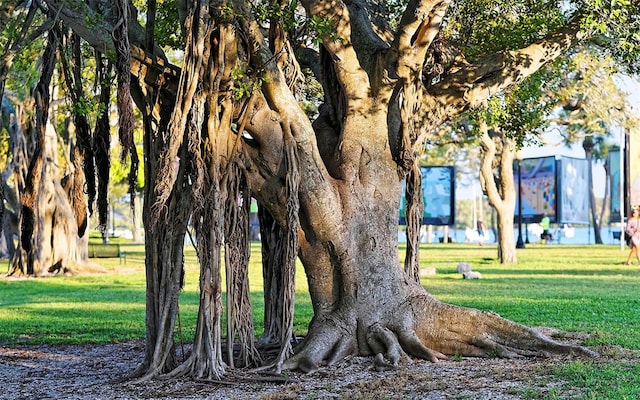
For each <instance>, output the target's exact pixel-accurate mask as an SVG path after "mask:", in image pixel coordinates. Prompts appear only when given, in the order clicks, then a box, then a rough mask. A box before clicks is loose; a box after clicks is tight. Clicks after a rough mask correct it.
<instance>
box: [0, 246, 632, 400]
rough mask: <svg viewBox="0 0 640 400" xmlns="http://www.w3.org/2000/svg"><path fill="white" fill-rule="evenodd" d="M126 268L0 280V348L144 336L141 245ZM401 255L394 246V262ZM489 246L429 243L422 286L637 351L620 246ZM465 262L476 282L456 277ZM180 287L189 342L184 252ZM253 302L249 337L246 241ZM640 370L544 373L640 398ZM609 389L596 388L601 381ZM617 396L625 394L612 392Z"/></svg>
mask: <svg viewBox="0 0 640 400" xmlns="http://www.w3.org/2000/svg"><path fill="white" fill-rule="evenodd" d="M123 247H124V248H125V249H126V250H127V262H126V265H123V264H119V260H118V259H99V260H94V261H96V262H98V263H100V264H101V265H102V266H103V267H104V268H105V269H107V270H108V271H109V273H106V274H94V275H87V276H76V277H62V276H60V277H51V278H45V279H0V343H1V344H5V345H17V344H31V343H33V344H40V343H51V344H65V343H68V344H73V343H106V342H119V341H126V340H131V339H140V338H144V334H145V332H144V329H145V324H144V317H145V277H144V253H143V251H144V249H143V246H141V245H127V244H123ZM403 252H404V249H403V248H401V249H400V254H399V260H402V259H403V256H404V255H403ZM496 254H497V249H496V247H495V246H482V247H480V246H477V245H476V246H474V245H462V244H432V245H423V247H422V248H421V253H420V255H421V266H422V267H423V268H424V267H435V268H436V269H437V274H436V275H435V276H425V277H423V278H422V284H423V286H424V287H425V288H426V290H427V291H429V292H430V293H432V294H433V295H435V296H436V297H437V298H439V299H440V300H442V301H444V302H447V303H452V304H457V305H462V306H467V307H474V308H480V309H483V310H491V311H495V312H497V313H499V314H500V315H502V316H503V317H505V318H508V319H511V320H514V321H516V322H520V323H523V324H525V325H528V326H549V327H555V328H559V329H563V330H568V331H580V332H589V333H592V334H593V335H592V336H591V338H590V339H589V342H588V343H587V344H589V345H594V346H622V347H624V348H627V349H630V350H640V334H638V332H640V290H639V289H640V268H639V267H638V266H625V265H623V264H622V261H624V260H625V259H626V255H627V253H626V250H625V251H621V250H620V247H619V246H611V245H589V246H569V245H549V246H543V245H530V246H529V247H527V248H526V249H522V250H518V258H519V263H518V264H517V265H500V264H499V263H498V262H497V261H496ZM463 261H464V262H468V263H470V264H471V266H472V268H473V270H475V271H479V272H480V273H481V274H482V279H481V280H463V279H462V275H461V274H459V273H457V272H456V267H457V264H458V263H459V262H463ZM185 265H186V273H187V274H186V286H185V288H184V291H183V293H182V295H181V298H180V329H179V331H178V332H177V333H176V334H177V335H179V336H180V337H182V338H183V339H184V340H185V341H190V340H191V338H192V337H193V332H194V329H195V320H196V313H197V309H198V266H197V262H196V257H195V253H194V251H193V248H192V247H190V246H188V247H187V249H186V263H185ZM296 284H297V286H296V287H297V293H296V308H295V326H294V330H295V332H296V333H298V334H304V333H305V331H306V328H307V324H308V323H309V320H310V319H311V316H312V307H311V303H310V299H309V294H308V289H307V286H306V281H305V278H304V272H303V270H302V268H301V267H299V268H298V270H297V275H296ZM250 287H251V300H252V304H253V306H254V316H255V326H256V330H257V332H256V334H257V335H260V333H261V331H262V312H263V305H262V303H263V292H262V276H261V254H260V249H259V245H258V244H253V248H252V255H251V265H250ZM639 369H640V368H639V367H638V365H636V364H627V363H624V362H615V361H614V362H608V363H607V364H606V365H605V366H602V365H600V364H599V363H598V362H596V361H593V362H591V361H576V362H572V363H569V364H567V365H564V366H561V367H559V368H557V369H555V370H553V371H550V373H552V374H555V375H557V376H560V377H561V378H559V379H563V380H567V381H570V382H572V384H574V385H576V386H579V387H585V388H587V389H586V393H592V395H590V397H586V398H621V399H624V398H638V397H640V389H638V388H640V378H638V376H639V375H640V374H639V372H640V371H639ZM611 376H613V377H615V382H614V384H603V383H602V382H601V381H599V379H600V380H605V379H606V380H608V381H610V380H611V379H612V378H611ZM620 393H622V394H623V395H620V396H619V394H620Z"/></svg>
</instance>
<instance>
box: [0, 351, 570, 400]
mask: <svg viewBox="0 0 640 400" xmlns="http://www.w3.org/2000/svg"><path fill="white" fill-rule="evenodd" d="M143 353H144V343H143V342H142V341H133V342H127V343H118V344H108V345H59V346H58V345H56V346H51V345H46V346H21V347H12V348H10V347H3V346H0V388H1V389H0V399H69V400H76V399H77V400H79V399H87V400H88V399H92V400H96V399H104V400H112V399H434V400H437V399H532V398H540V397H543V396H545V395H548V394H551V393H553V394H555V395H558V394H561V395H562V396H564V398H580V397H581V395H580V392H579V391H578V390H576V389H574V388H572V387H570V386H569V385H568V384H566V383H564V382H557V381H554V380H553V379H550V377H549V376H548V375H547V372H548V371H549V370H551V369H552V368H553V366H554V365H555V364H558V363H564V362H568V360H567V359H563V358H552V359H518V360H505V359H474V358H465V359H462V360H457V361H454V360H451V361H443V362H439V363H430V362H426V361H421V360H414V361H413V362H411V363H409V364H405V365H401V366H400V367H398V368H397V369H394V370H388V371H376V370H374V369H372V368H370V366H371V365H372V359H371V358H369V357H350V358H348V359H346V360H345V361H343V362H342V363H340V364H338V365H336V366H333V367H330V368H324V369H322V370H320V371H318V372H315V373H313V374H309V375H305V374H302V373H297V372H289V373H286V374H284V376H281V377H278V378H279V382H275V379H274V377H273V376H270V375H268V374H262V375H258V374H256V373H252V372H251V371H243V370H239V371H231V372H229V373H228V374H227V376H225V378H224V381H223V382H216V383H212V382H196V381H193V380H190V379H180V380H170V381H169V380H153V381H150V382H146V383H143V384H139V383H131V382H130V381H127V380H124V383H123V382H122V378H125V377H126V376H127V375H128V374H130V373H131V372H132V371H133V370H134V369H135V368H136V367H137V366H138V365H139V363H140V361H141V360H142V356H143Z"/></svg>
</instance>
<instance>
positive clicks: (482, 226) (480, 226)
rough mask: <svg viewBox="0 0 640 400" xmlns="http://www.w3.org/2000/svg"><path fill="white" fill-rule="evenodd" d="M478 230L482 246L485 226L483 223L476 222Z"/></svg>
mask: <svg viewBox="0 0 640 400" xmlns="http://www.w3.org/2000/svg"><path fill="white" fill-rule="evenodd" d="M476 230H477V231H478V244H479V245H480V246H482V242H483V241H484V224H483V223H482V221H480V220H478V221H477V222H476Z"/></svg>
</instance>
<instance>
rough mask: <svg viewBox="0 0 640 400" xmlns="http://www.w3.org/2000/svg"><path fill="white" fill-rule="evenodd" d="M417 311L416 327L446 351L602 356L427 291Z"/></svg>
mask: <svg viewBox="0 0 640 400" xmlns="http://www.w3.org/2000/svg"><path fill="white" fill-rule="evenodd" d="M411 303H412V307H413V309H414V310H416V309H422V310H429V312H423V313H417V314H416V322H415V329H416V333H417V334H418V336H419V337H420V341H421V342H422V343H423V344H424V345H425V346H427V347H429V348H432V349H435V350H436V351H440V352H442V353H444V354H458V355H461V356H471V357H505V358H515V357H548V356H551V355H553V354H571V355H576V356H582V357H598V354H597V353H596V352H594V351H592V350H589V349H587V348H585V347H582V346H579V345H574V344H565V343H560V342H557V341H555V340H553V339H551V338H549V337H547V336H545V335H543V334H542V333H540V332H539V331H537V330H535V329H533V328H529V327H526V326H524V325H520V324H518V323H515V322H513V321H509V320H507V319H504V318H502V317H500V316H499V315H498V314H495V313H492V312H486V311H480V310H475V309H471V308H465V307H458V306H453V305H450V304H444V303H441V302H439V301H438V300H436V299H435V298H433V297H431V296H429V295H424V296H419V297H416V298H414V299H412V301H411Z"/></svg>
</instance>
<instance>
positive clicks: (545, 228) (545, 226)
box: [540, 213, 551, 244]
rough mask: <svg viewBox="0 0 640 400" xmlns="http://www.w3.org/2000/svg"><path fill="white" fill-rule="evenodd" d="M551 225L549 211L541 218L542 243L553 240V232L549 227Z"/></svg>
mask: <svg viewBox="0 0 640 400" xmlns="http://www.w3.org/2000/svg"><path fill="white" fill-rule="evenodd" d="M550 226H551V220H550V219H549V216H548V215H547V213H544V215H543V216H542V219H541V220H540V227H541V228H542V235H540V239H542V244H544V243H546V242H547V241H548V242H551V232H549V228H550Z"/></svg>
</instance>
